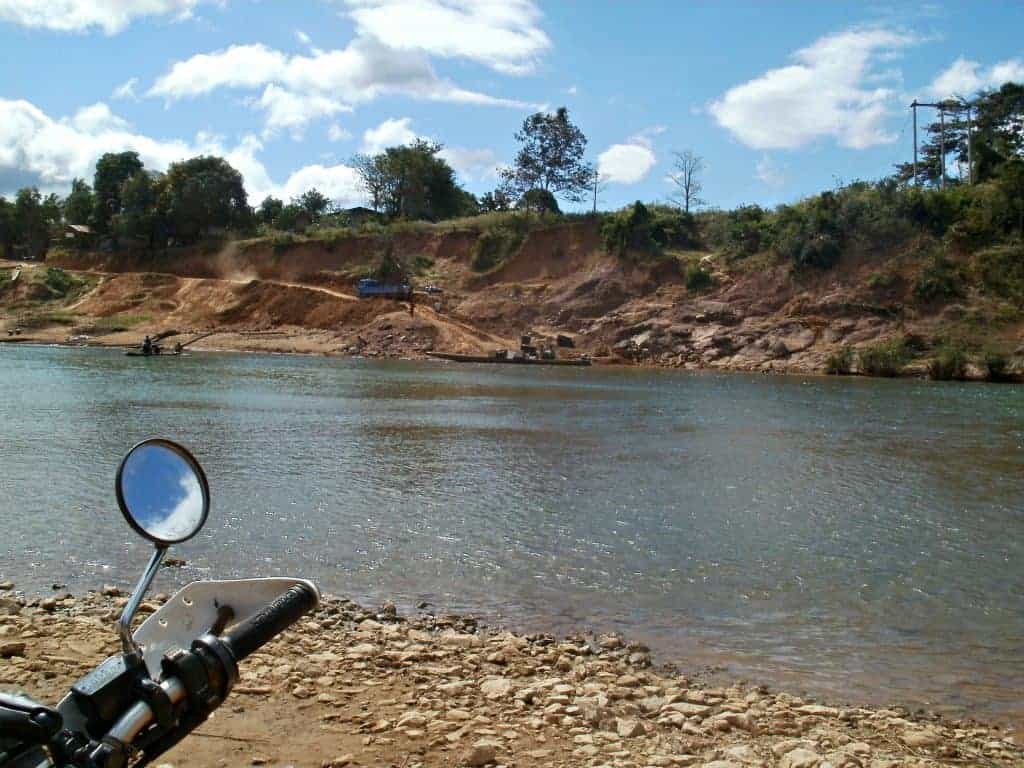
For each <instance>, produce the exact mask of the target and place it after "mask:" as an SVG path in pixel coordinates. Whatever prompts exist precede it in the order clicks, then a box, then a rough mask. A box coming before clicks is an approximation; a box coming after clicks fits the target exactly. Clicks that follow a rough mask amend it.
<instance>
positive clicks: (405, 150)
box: [352, 139, 476, 221]
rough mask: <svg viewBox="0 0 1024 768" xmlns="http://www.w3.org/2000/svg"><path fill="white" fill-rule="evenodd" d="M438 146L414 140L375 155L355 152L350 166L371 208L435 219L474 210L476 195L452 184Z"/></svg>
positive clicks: (399, 215)
mask: <svg viewBox="0 0 1024 768" xmlns="http://www.w3.org/2000/svg"><path fill="white" fill-rule="evenodd" d="M442 148H443V147H442V145H440V144H438V143H436V142H431V141H424V140H422V139H417V140H416V141H414V142H413V143H412V144H410V145H408V146H404V147H388V148H387V149H385V150H384V151H383V152H381V153H380V154H377V155H373V156H369V155H357V156H356V157H355V158H353V161H352V162H353V165H354V166H355V168H356V172H357V173H358V174H359V177H360V180H361V181H362V184H363V187H364V189H365V190H366V192H367V193H368V194H369V195H370V199H371V201H372V206H373V208H374V209H375V210H378V211H381V212H383V213H384V214H385V215H387V216H389V217H392V218H406V219H426V220H427V221H438V220H440V219H448V218H452V217H454V216H460V215H463V214H464V213H467V212H475V210H476V198H473V197H472V195H469V193H467V192H466V191H465V190H463V189H462V188H461V187H459V185H458V184H457V183H456V180H455V171H454V170H452V167H451V166H450V165H448V163H447V162H446V161H445V160H444V158H442V157H440V156H439V153H440V152H441V149H442Z"/></svg>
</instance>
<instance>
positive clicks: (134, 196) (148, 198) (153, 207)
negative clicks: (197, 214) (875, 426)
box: [110, 171, 167, 248]
mask: <svg viewBox="0 0 1024 768" xmlns="http://www.w3.org/2000/svg"><path fill="white" fill-rule="evenodd" d="M158 184H159V182H158V181H157V180H155V179H154V178H153V177H152V176H150V174H148V173H147V172H146V171H139V172H138V173H136V174H135V175H134V176H132V177H131V178H130V179H128V180H127V181H125V183H124V184H123V185H122V186H121V212H120V213H118V214H117V215H115V216H114V217H113V218H112V219H111V222H110V225H111V228H112V230H113V231H114V232H115V233H116V234H117V235H119V236H121V237H126V238H130V239H132V240H141V241H145V243H146V244H147V245H148V246H149V247H150V248H152V247H153V245H154V244H155V243H156V241H157V239H158V238H160V236H161V235H164V236H165V237H166V234H165V233H166V229H167V227H166V222H165V218H164V216H163V214H162V212H161V211H160V210H159V208H158V205H157V203H158V200H159V193H160V190H159V187H158Z"/></svg>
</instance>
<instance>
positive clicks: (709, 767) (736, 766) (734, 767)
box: [704, 760, 743, 768]
mask: <svg viewBox="0 0 1024 768" xmlns="http://www.w3.org/2000/svg"><path fill="white" fill-rule="evenodd" d="M704 768H743V766H742V765H741V764H740V763H734V762H733V761H732V760H712V761H711V762H710V763H704Z"/></svg>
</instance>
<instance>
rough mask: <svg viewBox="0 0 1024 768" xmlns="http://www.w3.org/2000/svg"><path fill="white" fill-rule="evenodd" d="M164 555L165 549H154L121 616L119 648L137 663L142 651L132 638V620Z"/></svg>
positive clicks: (140, 658)
mask: <svg viewBox="0 0 1024 768" xmlns="http://www.w3.org/2000/svg"><path fill="white" fill-rule="evenodd" d="M166 554H167V547H160V546H158V547H157V548H156V550H155V551H154V552H153V556H152V557H151V558H150V559H149V565H147V566H146V571H145V573H143V574H142V578H141V579H139V583H138V584H136V585H135V590H134V591H133V592H132V596H131V597H130V598H129V599H128V603H127V605H125V607H124V612H123V613H122V614H121V621H120V623H119V624H118V634H120V635H121V648H122V649H123V651H124V655H125V656H126V657H130V658H134V659H137V660H139V661H141V660H142V650H141V649H140V648H139V644H138V643H136V642H135V638H133V637H132V619H133V618H135V612H136V611H138V610H139V605H140V604H141V603H142V598H143V597H145V596H146V591H147V590H148V589H149V585H150V584H152V583H153V579H154V578H155V577H156V574H157V571H159V570H160V563H162V562H163V559H164V555H166Z"/></svg>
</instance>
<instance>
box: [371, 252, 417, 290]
mask: <svg viewBox="0 0 1024 768" xmlns="http://www.w3.org/2000/svg"><path fill="white" fill-rule="evenodd" d="M409 275H410V270H409V265H408V264H406V263H405V260H404V259H402V258H401V257H400V256H398V255H397V254H396V253H395V247H394V245H392V244H391V243H388V244H387V245H386V246H385V247H384V251H383V252H382V253H381V255H380V258H378V259H377V266H376V267H374V269H373V272H372V273H371V275H370V277H372V278H375V279H377V280H380V281H381V282H382V283H391V284H402V283H407V282H409Z"/></svg>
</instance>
